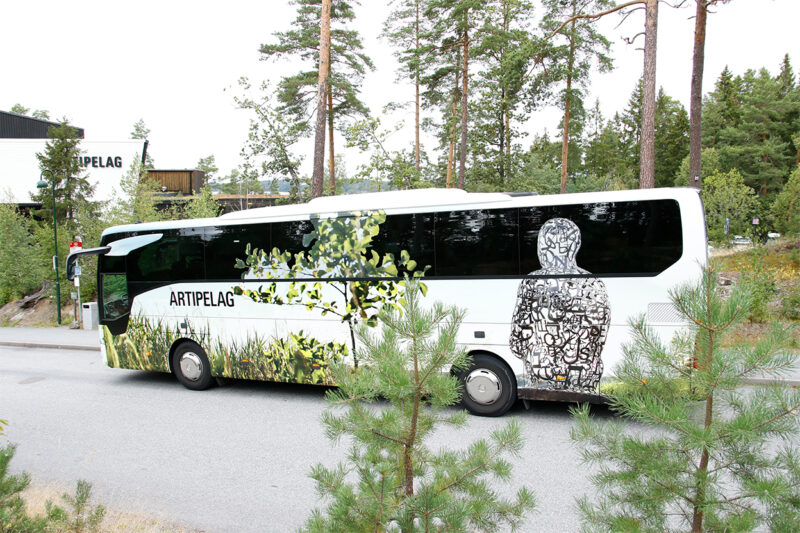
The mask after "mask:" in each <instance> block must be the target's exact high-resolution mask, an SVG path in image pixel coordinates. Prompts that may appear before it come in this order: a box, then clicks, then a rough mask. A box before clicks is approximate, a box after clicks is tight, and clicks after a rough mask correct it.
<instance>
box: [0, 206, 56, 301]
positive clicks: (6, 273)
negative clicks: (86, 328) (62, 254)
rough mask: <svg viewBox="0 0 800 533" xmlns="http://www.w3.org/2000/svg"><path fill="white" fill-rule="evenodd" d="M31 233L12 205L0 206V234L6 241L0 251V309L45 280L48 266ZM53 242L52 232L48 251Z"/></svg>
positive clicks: (26, 220)
mask: <svg viewBox="0 0 800 533" xmlns="http://www.w3.org/2000/svg"><path fill="white" fill-rule="evenodd" d="M32 230H33V228H32V225H31V222H30V220H29V219H27V218H26V217H23V216H22V215H20V214H19V213H18V212H17V210H16V207H15V205H14V204H12V203H3V204H0V234H2V235H4V238H5V241H6V242H5V245H4V246H3V247H2V248H0V305H2V304H5V303H6V302H9V301H11V300H16V299H17V298H21V297H22V296H24V295H25V294H28V293H29V292H31V291H34V290H36V289H38V288H39V287H41V286H42V280H43V279H44V278H45V277H46V276H47V272H48V271H47V267H48V266H49V263H48V262H42V260H43V259H44V257H43V256H44V254H43V253H42V246H41V245H40V244H39V243H38V242H37V240H36V239H35V238H34V235H33V234H32ZM52 240H53V235H52V232H51V233H50V241H51V247H52ZM21 265H25V267H24V268H20V266H21Z"/></svg>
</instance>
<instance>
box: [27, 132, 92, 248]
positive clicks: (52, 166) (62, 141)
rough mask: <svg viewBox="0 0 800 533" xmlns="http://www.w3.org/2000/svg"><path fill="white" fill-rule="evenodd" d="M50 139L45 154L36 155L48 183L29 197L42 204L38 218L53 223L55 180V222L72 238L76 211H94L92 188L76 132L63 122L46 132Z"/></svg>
mask: <svg viewBox="0 0 800 533" xmlns="http://www.w3.org/2000/svg"><path fill="white" fill-rule="evenodd" d="M47 136H48V138H49V140H48V141H47V144H46V145H45V148H44V152H42V153H38V154H36V159H38V160H39V168H40V169H41V170H42V172H43V174H44V176H43V177H44V180H45V181H47V188H44V189H40V190H39V191H38V192H37V193H35V194H32V195H31V197H32V198H33V200H34V201H36V202H41V204H42V209H41V210H40V211H39V216H40V217H42V219H44V220H48V221H52V220H53V207H52V206H53V203H52V199H53V185H52V184H53V181H55V203H56V219H57V220H59V219H60V221H61V222H58V223H59V224H61V223H63V224H64V225H65V226H66V227H67V230H68V232H69V233H70V234H71V235H74V234H75V212H76V210H77V209H94V208H93V206H92V205H91V204H90V203H89V200H90V199H91V197H92V194H93V193H94V186H93V185H92V184H91V183H89V181H88V180H87V179H86V174H85V173H84V171H83V169H82V168H81V164H80V160H79V157H80V156H81V155H82V152H81V149H80V142H81V139H80V137H78V130H76V129H75V128H73V127H72V126H70V125H69V123H68V122H67V121H66V119H64V120H63V121H62V122H61V125H60V126H59V127H57V128H55V127H52V128H50V129H49V130H48V131H47Z"/></svg>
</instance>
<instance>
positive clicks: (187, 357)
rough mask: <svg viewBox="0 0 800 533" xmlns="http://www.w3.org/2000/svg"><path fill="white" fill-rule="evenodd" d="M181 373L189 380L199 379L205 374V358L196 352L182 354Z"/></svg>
mask: <svg viewBox="0 0 800 533" xmlns="http://www.w3.org/2000/svg"><path fill="white" fill-rule="evenodd" d="M180 364H181V374H183V377H185V378H186V379H188V380H189V381H197V380H198V379H200V376H202V375H203V360H202V359H200V356H199V355H197V354H196V353H194V352H186V353H185V354H183V355H181V361H180Z"/></svg>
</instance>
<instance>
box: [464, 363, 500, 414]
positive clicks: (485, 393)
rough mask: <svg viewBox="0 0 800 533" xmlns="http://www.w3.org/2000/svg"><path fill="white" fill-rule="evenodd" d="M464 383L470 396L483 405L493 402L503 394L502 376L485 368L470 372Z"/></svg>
mask: <svg viewBox="0 0 800 533" xmlns="http://www.w3.org/2000/svg"><path fill="white" fill-rule="evenodd" d="M464 384H465V389H466V391H467V394H469V397H470V398H472V399H473V400H474V401H476V402H477V403H480V404H483V405H491V404H493V403H494V402H496V401H497V400H498V398H500V396H501V395H502V394H503V384H502V383H501V382H500V378H499V377H497V374H495V373H494V372H492V371H491V370H487V369H485V368H479V369H477V370H473V371H472V372H470V373H469V375H468V376H467V379H466V380H465V382H464Z"/></svg>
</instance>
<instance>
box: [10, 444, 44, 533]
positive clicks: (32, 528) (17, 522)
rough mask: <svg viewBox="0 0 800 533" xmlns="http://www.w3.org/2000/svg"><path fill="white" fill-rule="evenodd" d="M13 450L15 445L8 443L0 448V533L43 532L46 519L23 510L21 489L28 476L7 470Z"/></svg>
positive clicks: (25, 486) (23, 487)
mask: <svg viewBox="0 0 800 533" xmlns="http://www.w3.org/2000/svg"><path fill="white" fill-rule="evenodd" d="M15 450H16V447H15V446H10V445H9V446H6V447H4V448H0V533H38V532H41V533H44V531H45V526H46V524H47V522H46V520H45V519H44V518H42V517H35V518H31V517H29V516H28V515H27V513H26V512H25V501H24V500H23V499H22V491H24V490H25V489H26V488H28V485H30V476H28V474H26V473H23V474H19V475H11V473H10V472H9V463H10V462H11V459H12V458H13V457H14V452H15Z"/></svg>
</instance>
